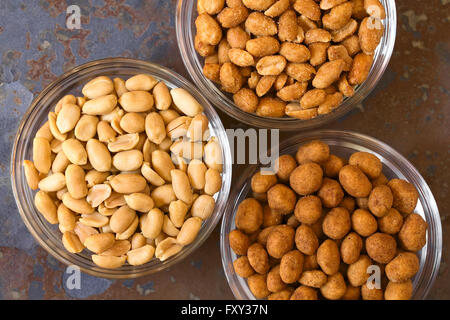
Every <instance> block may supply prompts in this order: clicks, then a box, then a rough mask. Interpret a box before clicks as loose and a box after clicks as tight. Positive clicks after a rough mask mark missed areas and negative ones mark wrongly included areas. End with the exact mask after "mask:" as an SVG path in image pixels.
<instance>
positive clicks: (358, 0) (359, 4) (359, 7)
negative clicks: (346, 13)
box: [351, 0, 368, 20]
mask: <svg viewBox="0 0 450 320" xmlns="http://www.w3.org/2000/svg"><path fill="white" fill-rule="evenodd" d="M351 1H352V3H353V12H352V16H353V17H354V18H356V19H359V20H362V19H364V18H365V17H367V16H368V14H367V12H366V9H365V8H364V0H351Z"/></svg>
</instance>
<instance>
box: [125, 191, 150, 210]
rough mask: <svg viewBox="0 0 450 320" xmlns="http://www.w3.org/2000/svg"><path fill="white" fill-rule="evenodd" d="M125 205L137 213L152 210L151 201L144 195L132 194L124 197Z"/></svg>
mask: <svg viewBox="0 0 450 320" xmlns="http://www.w3.org/2000/svg"><path fill="white" fill-rule="evenodd" d="M124 198H125V201H126V203H127V205H128V206H129V207H130V208H131V209H133V210H136V211H139V212H149V211H150V210H151V209H153V206H154V202H153V199H152V198H151V197H150V196H148V195H146V194H145V193H132V194H129V195H125V196H124Z"/></svg>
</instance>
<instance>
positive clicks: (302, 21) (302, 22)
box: [297, 15, 318, 32]
mask: <svg viewBox="0 0 450 320" xmlns="http://www.w3.org/2000/svg"><path fill="white" fill-rule="evenodd" d="M297 24H298V25H299V26H300V27H301V28H302V29H303V30H304V32H306V31H308V30H311V29H316V28H317V27H318V24H317V23H316V22H314V21H313V20H311V19H309V18H308V17H306V16H305V15H300V16H299V17H298V18H297Z"/></svg>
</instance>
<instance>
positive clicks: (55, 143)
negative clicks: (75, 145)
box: [50, 139, 62, 153]
mask: <svg viewBox="0 0 450 320" xmlns="http://www.w3.org/2000/svg"><path fill="white" fill-rule="evenodd" d="M50 149H51V150H52V152H53V153H58V152H60V151H61V150H62V141H60V140H58V139H53V140H52V141H51V142H50Z"/></svg>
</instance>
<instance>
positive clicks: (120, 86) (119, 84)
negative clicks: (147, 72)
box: [113, 78, 128, 98]
mask: <svg viewBox="0 0 450 320" xmlns="http://www.w3.org/2000/svg"><path fill="white" fill-rule="evenodd" d="M113 83H114V90H115V91H116V94H117V96H118V97H119V98H120V97H121V96H122V95H123V94H124V93H125V92H128V90H127V88H126V87H125V80H123V79H121V78H114V79H113Z"/></svg>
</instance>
